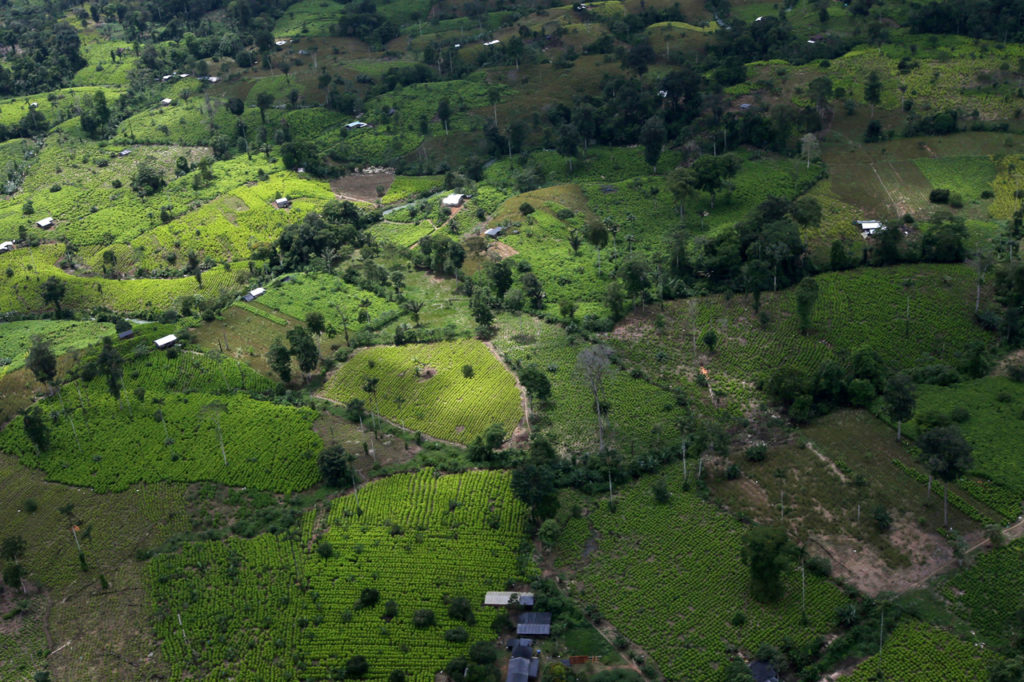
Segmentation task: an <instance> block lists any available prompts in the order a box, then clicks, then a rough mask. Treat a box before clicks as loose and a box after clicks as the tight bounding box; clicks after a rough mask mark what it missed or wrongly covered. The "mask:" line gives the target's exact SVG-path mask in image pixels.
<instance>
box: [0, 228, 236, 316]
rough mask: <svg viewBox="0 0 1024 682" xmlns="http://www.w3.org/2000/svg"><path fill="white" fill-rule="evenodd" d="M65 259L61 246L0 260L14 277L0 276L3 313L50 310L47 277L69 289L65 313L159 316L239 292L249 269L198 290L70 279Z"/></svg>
mask: <svg viewBox="0 0 1024 682" xmlns="http://www.w3.org/2000/svg"><path fill="white" fill-rule="evenodd" d="M63 254H64V246H63V245H62V244H44V245H42V246H39V247H36V248H21V249H16V250H15V251H12V252H10V253H6V254H2V255H0V264H2V265H3V266H4V269H6V268H7V267H10V268H11V270H12V271H13V272H14V275H13V276H11V277H7V276H6V274H4V273H3V272H2V271H0V309H2V310H15V311H19V312H33V311H42V310H48V309H50V308H51V306H49V305H48V304H46V303H45V302H44V301H43V297H42V285H43V282H44V281H45V280H46V279H47V278H48V277H50V276H54V277H57V278H58V279H61V280H63V281H64V283H65V284H66V285H67V293H66V295H65V297H64V301H63V306H64V307H65V308H70V309H78V310H91V309H93V308H96V307H100V306H104V307H107V308H110V309H111V310H113V311H115V312H121V313H132V314H142V315H145V314H147V313H154V314H158V313H160V312H163V311H164V310H167V309H168V308H177V307H178V305H179V303H180V301H181V299H182V298H184V297H185V296H195V295H199V296H204V297H205V296H216V295H217V294H219V293H220V292H222V291H233V290H238V289H240V286H239V285H238V283H237V282H236V279H235V275H236V274H237V272H236V270H237V269H238V268H245V267H246V263H244V262H242V263H235V266H234V267H235V269H236V270H230V271H229V270H225V269H224V267H223V266H217V267H215V268H213V269H212V270H207V271H205V272H204V273H203V288H202V289H200V288H199V283H198V282H196V280H195V278H194V277H180V278H177V279H120V280H109V279H99V278H89V277H76V276H74V275H68V274H66V273H65V272H64V271H63V270H61V269H60V268H58V267H57V266H56V263H57V262H58V261H59V260H60V258H61V256H63Z"/></svg>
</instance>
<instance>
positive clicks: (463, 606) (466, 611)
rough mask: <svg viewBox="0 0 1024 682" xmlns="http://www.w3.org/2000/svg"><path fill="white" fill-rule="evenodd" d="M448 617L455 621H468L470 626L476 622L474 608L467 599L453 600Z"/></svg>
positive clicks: (458, 598)
mask: <svg viewBox="0 0 1024 682" xmlns="http://www.w3.org/2000/svg"><path fill="white" fill-rule="evenodd" d="M448 616H449V617H450V618H454V619H455V620H463V621H466V622H467V623H469V624H470V625H472V624H473V623H475V622H476V617H475V616H474V615H473V607H472V606H471V605H470V603H469V600H468V599H466V598H465V597H456V598H455V599H452V603H451V604H449V605H448Z"/></svg>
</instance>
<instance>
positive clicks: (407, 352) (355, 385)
mask: <svg viewBox="0 0 1024 682" xmlns="http://www.w3.org/2000/svg"><path fill="white" fill-rule="evenodd" d="M464 365H470V366H471V367H472V368H473V373H472V376H469V377H466V376H464V375H463V366H464ZM371 378H375V379H378V380H379V385H378V386H377V389H376V391H377V392H376V394H375V395H370V394H369V393H367V392H366V391H365V390H364V386H365V385H366V382H367V381H368V380H369V379H371ZM324 395H325V396H327V397H328V398H331V399H333V400H339V401H342V402H348V401H350V400H352V399H353V398H358V399H360V400H362V401H363V402H365V403H366V405H367V408H368V409H369V410H370V411H372V412H377V413H379V414H381V415H382V416H384V417H386V418H388V419H390V420H392V421H395V422H397V423H398V424H401V425H402V426H404V427H406V428H408V429H412V430H415V431H422V432H423V433H425V434H427V435H430V436H434V437H435V438H442V439H444V440H450V441H456V442H458V443H470V442H472V440H473V439H474V438H476V437H477V436H479V435H481V434H482V433H483V432H484V431H485V430H487V427H489V426H490V425H491V424H500V425H501V426H502V428H503V429H504V430H505V434H506V437H507V436H510V435H511V433H512V430H513V429H514V428H515V427H516V424H518V423H519V420H520V419H522V417H523V410H522V401H521V398H520V394H519V391H518V390H517V389H516V383H515V378H514V377H513V376H512V375H511V374H510V373H509V371H508V370H507V369H505V367H504V366H503V365H502V364H501V362H500V361H499V360H498V359H497V358H496V357H494V355H493V354H492V353H491V351H490V350H488V348H487V346H485V345H484V344H482V343H480V342H479V341H473V340H465V341H455V342H443V343H431V344H414V345H409V346H376V347H373V348H365V349H362V350H360V351H359V352H357V353H356V354H355V355H353V356H352V358H351V359H349V361H348V362H346V363H345V364H344V365H342V366H341V369H339V370H338V371H337V372H335V373H334V374H333V375H332V376H331V377H330V378H329V379H328V381H327V384H326V385H325V386H324Z"/></svg>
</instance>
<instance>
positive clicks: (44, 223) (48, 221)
mask: <svg viewBox="0 0 1024 682" xmlns="http://www.w3.org/2000/svg"><path fill="white" fill-rule="evenodd" d="M36 227H41V228H42V229H44V230H46V229H49V228H51V227H53V217H52V216H46V217H45V218H43V219H42V220H37V221H36Z"/></svg>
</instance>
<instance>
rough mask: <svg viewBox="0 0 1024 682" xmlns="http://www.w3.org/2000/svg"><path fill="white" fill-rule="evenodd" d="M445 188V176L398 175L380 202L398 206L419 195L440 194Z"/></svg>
mask: <svg viewBox="0 0 1024 682" xmlns="http://www.w3.org/2000/svg"><path fill="white" fill-rule="evenodd" d="M443 187H444V176H443V175H396V176H395V180H394V182H392V183H391V186H390V187H389V188H388V191H387V193H386V194H385V195H384V196H383V197H381V200H380V201H381V203H383V204H397V203H398V202H400V201H409V200H411V199H415V198H417V197H418V196H419V195H423V194H432V193H433V192H439V191H441V189H442V188H443Z"/></svg>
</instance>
